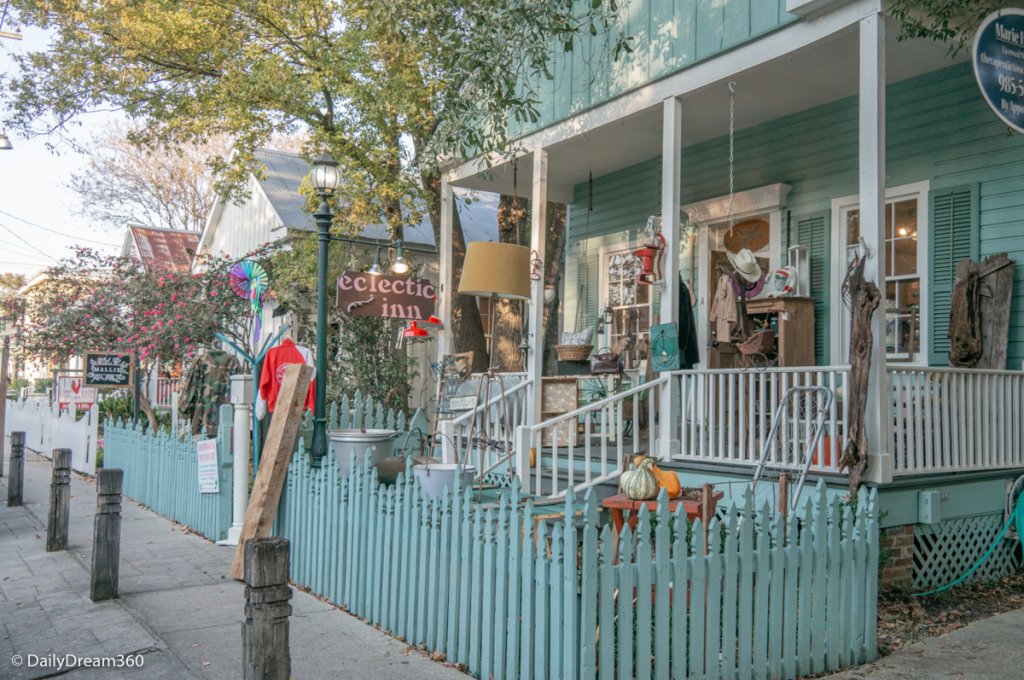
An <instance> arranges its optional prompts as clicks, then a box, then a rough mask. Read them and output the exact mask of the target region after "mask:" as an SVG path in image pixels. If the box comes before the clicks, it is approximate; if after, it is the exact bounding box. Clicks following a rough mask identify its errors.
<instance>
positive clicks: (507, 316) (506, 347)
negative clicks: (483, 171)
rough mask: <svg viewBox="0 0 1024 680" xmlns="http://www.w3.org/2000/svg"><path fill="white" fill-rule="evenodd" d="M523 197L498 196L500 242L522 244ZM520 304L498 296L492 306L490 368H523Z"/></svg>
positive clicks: (522, 311)
mask: <svg viewBox="0 0 1024 680" xmlns="http://www.w3.org/2000/svg"><path fill="white" fill-rule="evenodd" d="M526 231H527V225H526V201H525V200H524V199H522V198H519V197H518V196H509V195H507V194H502V195H501V198H500V199H499V200H498V240H499V241H501V242H502V243H512V244H514V245H518V246H522V245H526ZM524 304H525V303H523V302H521V301H519V300H498V303H497V305H495V310H494V314H495V317H494V337H492V338H491V351H493V352H494V368H495V369H497V370H498V371H501V372H505V373H508V372H512V371H523V370H526V367H525V366H524V365H523V353H522V352H521V351H519V344H520V343H521V342H522V341H523V322H524V321H525V318H524V316H525V315H524Z"/></svg>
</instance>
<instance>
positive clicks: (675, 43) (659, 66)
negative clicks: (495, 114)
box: [510, 0, 797, 137]
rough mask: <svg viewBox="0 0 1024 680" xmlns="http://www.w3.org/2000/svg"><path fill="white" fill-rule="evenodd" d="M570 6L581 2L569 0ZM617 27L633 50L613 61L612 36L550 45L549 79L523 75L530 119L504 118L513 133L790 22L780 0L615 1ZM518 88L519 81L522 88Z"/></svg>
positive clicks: (601, 34) (586, 36)
mask: <svg viewBox="0 0 1024 680" xmlns="http://www.w3.org/2000/svg"><path fill="white" fill-rule="evenodd" d="M574 4H575V6H576V9H577V12H581V11H582V10H583V8H584V7H585V6H586V5H587V4H589V0H575V3H574ZM619 6H620V8H621V12H620V16H621V18H622V24H621V29H622V31H623V33H624V34H625V35H628V36H630V38H631V39H632V41H631V45H632V46H633V51H632V52H628V53H623V54H621V55H620V57H619V59H618V60H616V59H615V55H614V47H615V40H614V39H612V38H610V37H609V36H608V35H607V34H606V33H604V32H599V33H598V35H596V36H591V35H590V32H589V30H583V31H581V34H580V35H579V36H577V38H576V40H575V41H574V45H573V49H572V51H571V52H568V53H566V52H565V51H564V47H563V46H562V44H561V43H560V42H559V43H558V44H557V45H553V46H552V63H551V64H550V71H551V77H550V78H549V77H547V76H546V75H544V74H541V73H535V74H531V75H530V76H529V77H528V78H527V83H528V84H529V87H531V88H532V89H533V91H534V94H535V96H536V97H537V99H538V100H539V103H538V106H537V108H538V110H539V114H540V115H539V118H538V120H536V121H532V122H530V121H527V122H519V123H517V122H515V121H512V122H510V132H511V134H512V135H513V137H519V136H523V135H526V134H529V133H531V132H534V131H536V130H539V129H541V128H544V127H547V126H549V125H551V124H553V123H557V122H558V121H561V120H564V119H565V118H568V117H569V116H571V115H574V114H576V113H578V112H580V111H582V110H584V109H587V108H590V107H592V106H597V105H598V104H602V103H604V102H606V101H608V100H610V99H614V98H615V97H618V96H619V95H621V94H624V93H626V92H629V91H630V90H635V89H636V88H638V87H642V86H643V85H646V84H648V83H650V82H653V81H655V80H658V79H659V78H662V77H664V76H667V75H669V74H672V73H675V72H676V71H679V70H681V69H683V68H686V67H688V66H692V65H693V64H695V63H697V62H699V61H703V60H705V59H709V58H711V57H713V56H715V55H717V54H720V53H721V52H724V51H726V50H729V49H732V48H734V47H736V46H738V45H741V44H743V43H745V42H748V41H750V40H752V39H755V38H757V37H758V36H760V35H763V34H765V33H768V32H770V31H774V30H775V29H777V28H779V27H781V26H784V25H786V24H789V23H791V22H794V21H797V17H796V16H794V15H791V14H787V13H786V0H685V1H684V2H680V1H679V0H621V1H620V2H619ZM523 87H525V85H524V86H523Z"/></svg>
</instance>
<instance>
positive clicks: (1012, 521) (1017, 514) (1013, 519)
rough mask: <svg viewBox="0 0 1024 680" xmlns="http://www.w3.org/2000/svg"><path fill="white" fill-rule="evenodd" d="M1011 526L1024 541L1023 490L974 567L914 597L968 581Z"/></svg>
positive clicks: (923, 595) (938, 591)
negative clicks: (999, 529)
mask: <svg viewBox="0 0 1024 680" xmlns="http://www.w3.org/2000/svg"><path fill="white" fill-rule="evenodd" d="M1011 526H1016V527H1017V536H1018V539H1019V540H1020V541H1022V542H1024V492H1022V493H1021V494H1020V496H1018V497H1017V504H1016V505H1015V506H1014V508H1013V512H1011V513H1010V517H1009V518H1008V519H1007V520H1006V524H1004V525H1003V530H1002V531H1000V532H999V535H998V536H996V540H994V541H992V545H990V546H989V547H988V550H986V551H985V554H984V555H982V556H981V559H980V560H978V561H977V562H975V563H974V566H973V567H971V568H970V569H968V570H967V572H966V573H965V574H964V575H963V576H961V577H960V578H958V579H956V580H955V581H953V582H952V583H947V584H946V585H944V586H941V587H939V588H935V589H934V590H928V591H926V592H923V593H914V597H927V596H928V595H936V594H938V593H941V592H943V591H945V590H949V589H950V588H953V587H954V586H958V585H960V584H961V583H963V582H964V581H966V580H967V579H968V578H969V577H970V575H971V574H973V573H974V572H975V571H977V569H978V567H980V566H981V565H982V564H984V563H985V560H987V559H988V558H989V556H991V555H992V553H993V552H995V549H996V548H997V547H999V543H1000V542H1001V541H1002V540H1003V538H1004V537H1005V536H1006V532H1007V531H1009V530H1010V527H1011Z"/></svg>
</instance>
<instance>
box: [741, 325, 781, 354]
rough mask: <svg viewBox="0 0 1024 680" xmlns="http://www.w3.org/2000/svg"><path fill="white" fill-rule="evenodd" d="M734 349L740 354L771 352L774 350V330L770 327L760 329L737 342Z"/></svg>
mask: <svg viewBox="0 0 1024 680" xmlns="http://www.w3.org/2000/svg"><path fill="white" fill-rule="evenodd" d="M736 349H738V350H739V351H740V354H772V353H773V352H775V331H773V330H772V329H770V328H765V329H764V330H760V331H758V332H756V333H754V334H753V335H751V336H750V337H749V338H747V339H746V340H744V341H743V342H740V343H737V345H736Z"/></svg>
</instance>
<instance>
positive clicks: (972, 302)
mask: <svg viewBox="0 0 1024 680" xmlns="http://www.w3.org/2000/svg"><path fill="white" fill-rule="evenodd" d="M972 264H973V263H972ZM980 292H981V284H980V282H979V281H978V271H977V269H972V270H971V271H968V272H967V273H966V275H964V276H962V277H961V278H960V279H959V280H958V281H957V282H956V285H954V286H953V296H952V299H951V301H950V307H949V365H950V366H958V367H960V368H974V367H975V366H977V365H978V359H980V358H981V295H980Z"/></svg>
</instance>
